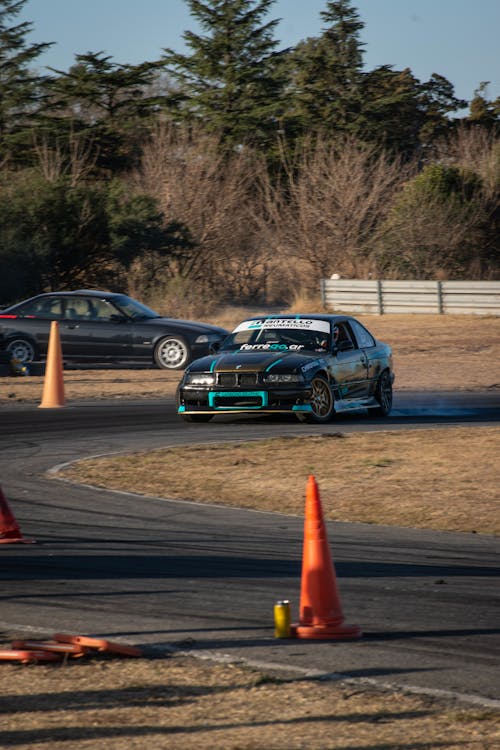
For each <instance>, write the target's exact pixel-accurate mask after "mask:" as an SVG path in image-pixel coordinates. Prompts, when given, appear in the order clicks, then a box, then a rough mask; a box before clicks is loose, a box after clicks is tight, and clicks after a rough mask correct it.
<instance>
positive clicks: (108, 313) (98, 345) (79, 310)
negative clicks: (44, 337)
mask: <svg viewBox="0 0 500 750" xmlns="http://www.w3.org/2000/svg"><path fill="white" fill-rule="evenodd" d="M60 330H61V343H62V346H63V356H67V357H68V358H72V359H78V360H83V361H92V360H94V361H96V362H103V361H106V360H108V359H120V358H123V359H126V358H127V357H130V355H131V351H132V332H131V325H130V323H129V321H128V320H127V319H126V318H124V316H123V315H121V314H120V313H119V312H118V310H117V309H116V308H115V307H114V305H112V304H111V303H110V302H109V301H108V300H101V299H98V298H90V297H85V296H81V297H78V296H72V297H71V298H70V297H68V298H67V299H66V307H65V311H64V317H63V320H62V322H61V325H60Z"/></svg>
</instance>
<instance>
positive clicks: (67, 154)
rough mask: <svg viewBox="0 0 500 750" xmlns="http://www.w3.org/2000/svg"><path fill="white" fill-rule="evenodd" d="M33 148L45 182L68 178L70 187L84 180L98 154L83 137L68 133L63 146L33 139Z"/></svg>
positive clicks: (59, 143) (46, 140)
mask: <svg viewBox="0 0 500 750" xmlns="http://www.w3.org/2000/svg"><path fill="white" fill-rule="evenodd" d="M33 146H34V150H35V153H36V155H37V158H38V163H39V165H40V169H41V172H42V175H43V176H44V178H45V179H46V180H47V182H56V181H57V180H58V179H59V178H61V177H69V181H70V185H71V187H75V186H76V185H78V183H79V182H82V181H83V180H85V179H86V178H87V177H88V176H89V175H90V174H91V173H92V170H93V169H94V167H95V165H96V162H97V157H98V152H97V149H96V148H94V146H93V144H92V142H91V141H89V139H88V138H86V137H84V136H79V135H76V134H75V133H70V134H69V136H68V140H67V143H65V144H64V146H63V145H62V144H61V142H60V141H56V143H55V144H53V143H50V142H49V140H48V139H47V138H43V137H42V138H38V137H37V136H36V134H35V135H34V137H33Z"/></svg>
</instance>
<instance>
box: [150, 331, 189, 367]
mask: <svg viewBox="0 0 500 750" xmlns="http://www.w3.org/2000/svg"><path fill="white" fill-rule="evenodd" d="M153 356H154V361H155V363H156V364H157V365H158V367H160V368H161V369H162V370H183V369H184V368H185V367H186V365H187V364H188V363H189V359H190V352H189V347H188V345H187V343H186V342H185V340H184V339H183V338H181V337H180V336H165V338H163V339H160V341H159V342H158V343H157V345H156V347H155V350H154V355H153Z"/></svg>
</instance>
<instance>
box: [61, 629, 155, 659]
mask: <svg viewBox="0 0 500 750" xmlns="http://www.w3.org/2000/svg"><path fill="white" fill-rule="evenodd" d="M54 640H55V641H58V642H59V643H74V644H76V645H78V646H82V647H83V648H93V649H96V650H97V651H107V652H108V653H111V654H121V655H122V656H142V649H140V648H137V646H124V645H123V644H121V643H115V642H114V641H105V640H103V639H102V638H91V637H89V636H88V635H68V634H67V633H56V634H55V635H54Z"/></svg>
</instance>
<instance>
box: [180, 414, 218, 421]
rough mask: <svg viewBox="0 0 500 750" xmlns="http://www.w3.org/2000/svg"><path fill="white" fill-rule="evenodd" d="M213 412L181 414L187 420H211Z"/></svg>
mask: <svg viewBox="0 0 500 750" xmlns="http://www.w3.org/2000/svg"><path fill="white" fill-rule="evenodd" d="M212 416H213V414H181V417H182V418H183V420H184V421H185V422H210V420H211V419H212Z"/></svg>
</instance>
